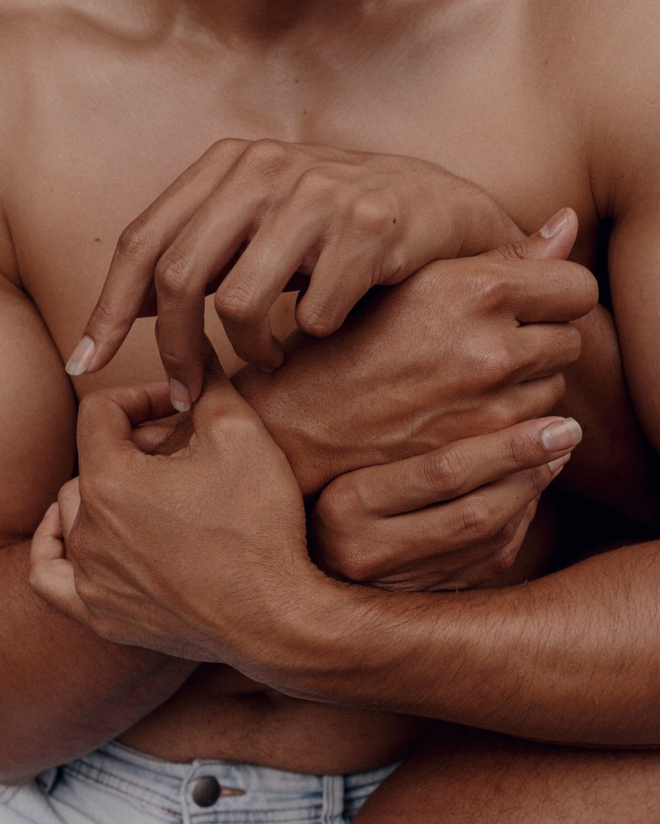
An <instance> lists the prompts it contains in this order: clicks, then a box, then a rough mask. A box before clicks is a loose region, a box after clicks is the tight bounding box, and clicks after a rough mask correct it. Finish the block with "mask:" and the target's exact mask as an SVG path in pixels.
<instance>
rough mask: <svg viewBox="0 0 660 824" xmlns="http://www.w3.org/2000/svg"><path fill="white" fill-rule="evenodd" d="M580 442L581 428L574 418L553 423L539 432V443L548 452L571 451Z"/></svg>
mask: <svg viewBox="0 0 660 824" xmlns="http://www.w3.org/2000/svg"><path fill="white" fill-rule="evenodd" d="M581 440H582V427H581V426H580V424H579V423H578V422H577V421H576V420H575V419H574V418H565V419H564V420H563V421H555V423H551V424H550V425H549V426H546V428H545V429H544V430H543V432H541V443H542V444H543V446H544V447H545V448H546V449H547V450H548V452H561V450H562V449H572V448H573V447H574V446H577V445H578V444H579V443H580V441H581Z"/></svg>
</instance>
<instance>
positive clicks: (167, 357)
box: [158, 335, 196, 378]
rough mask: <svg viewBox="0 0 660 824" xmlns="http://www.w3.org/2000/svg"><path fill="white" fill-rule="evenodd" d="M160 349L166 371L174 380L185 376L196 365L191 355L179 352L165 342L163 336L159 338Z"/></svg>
mask: <svg viewBox="0 0 660 824" xmlns="http://www.w3.org/2000/svg"><path fill="white" fill-rule="evenodd" d="M158 349H159V352H160V359H161V361H162V363H163V367H164V368H165V371H166V372H167V374H168V375H171V376H172V377H174V378H176V377H178V376H183V375H185V374H186V372H187V370H189V369H191V368H192V367H193V366H194V365H195V363H196V361H194V360H193V359H192V358H191V357H190V354H191V353H186V354H182V353H181V352H177V351H176V350H174V349H172V347H171V346H170V345H169V344H168V343H166V342H164V341H163V339H162V336H161V335H159V336H158Z"/></svg>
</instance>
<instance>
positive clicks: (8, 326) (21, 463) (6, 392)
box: [0, 275, 76, 540]
mask: <svg viewBox="0 0 660 824" xmlns="http://www.w3.org/2000/svg"><path fill="white" fill-rule="evenodd" d="M0 387H1V391H0V539H5V540H6V539H7V538H8V537H9V538H12V537H21V536H25V537H28V536H30V535H31V534H32V532H33V530H34V528H35V526H36V525H37V524H38V523H39V521H40V519H41V516H42V515H43V513H44V511H45V510H46V508H47V507H48V505H49V504H50V503H52V502H53V501H54V500H55V499H56V497H57V492H58V490H59V488H60V486H61V485H62V484H63V483H64V482H65V481H67V480H68V479H69V478H70V477H71V475H72V473H73V467H74V461H75V419H76V407H75V401H74V397H73V392H72V389H71V384H70V383H69V380H68V378H67V376H66V374H65V372H64V368H63V366H62V361H61V359H60V356H59V354H58V352H57V350H56V348H55V346H54V344H53V342H52V340H51V338H50V335H49V333H48V330H47V329H46V327H45V325H44V323H43V321H42V319H41V317H40V315H39V313H38V312H37V310H36V308H35V307H34V305H33V303H32V302H31V301H30V299H29V298H28V297H26V296H25V295H24V294H23V293H22V292H21V291H20V290H19V289H18V288H17V287H16V286H14V285H13V284H11V283H10V282H9V280H8V279H7V278H5V277H3V276H1V275H0Z"/></svg>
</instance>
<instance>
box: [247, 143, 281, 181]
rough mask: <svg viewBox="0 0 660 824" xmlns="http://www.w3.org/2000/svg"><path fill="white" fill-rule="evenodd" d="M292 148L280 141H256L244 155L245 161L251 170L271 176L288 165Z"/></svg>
mask: <svg viewBox="0 0 660 824" xmlns="http://www.w3.org/2000/svg"><path fill="white" fill-rule="evenodd" d="M289 157H290V148H288V147H287V146H286V145H285V144H284V143H282V142H280V141H279V140H273V139H271V138H264V139H263V140H255V141H254V143H251V144H250V145H249V146H248V147H247V149H246V150H245V152H244V153H243V161H244V163H246V164H247V165H249V166H250V167H251V168H254V169H257V170H259V171H261V172H265V173H267V174H271V173H273V172H278V171H280V170H281V169H282V168H283V167H284V166H286V165H287V161H288V159H289Z"/></svg>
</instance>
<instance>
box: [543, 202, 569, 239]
mask: <svg viewBox="0 0 660 824" xmlns="http://www.w3.org/2000/svg"><path fill="white" fill-rule="evenodd" d="M567 223H568V210H567V209H561V210H560V211H559V212H557V214H556V215H554V216H553V217H551V218H550V220H549V221H548V222H547V223H546V224H545V226H544V227H543V228H542V229H540V230H539V234H540V235H541V237H543V238H545V239H546V240H547V239H548V238H551V237H554V236H555V235H556V234H558V233H559V232H561V230H562V229H563V228H564V226H566V224H567Z"/></svg>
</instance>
